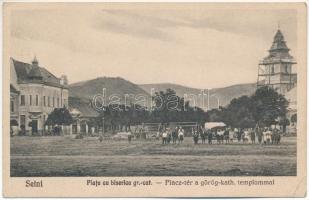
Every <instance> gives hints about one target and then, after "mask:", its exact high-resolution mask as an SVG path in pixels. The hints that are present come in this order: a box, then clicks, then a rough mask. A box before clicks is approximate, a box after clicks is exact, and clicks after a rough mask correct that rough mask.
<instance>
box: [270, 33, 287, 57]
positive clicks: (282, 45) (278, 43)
mask: <svg viewBox="0 0 309 200" xmlns="http://www.w3.org/2000/svg"><path fill="white" fill-rule="evenodd" d="M289 50H290V49H289V48H288V47H287V45H286V42H285V40H284V36H283V34H282V32H281V31H280V29H278V31H277V33H276V35H275V37H274V41H273V44H272V45H271V48H270V50H269V52H270V53H271V52H274V51H277V52H278V51H285V52H288V51H289Z"/></svg>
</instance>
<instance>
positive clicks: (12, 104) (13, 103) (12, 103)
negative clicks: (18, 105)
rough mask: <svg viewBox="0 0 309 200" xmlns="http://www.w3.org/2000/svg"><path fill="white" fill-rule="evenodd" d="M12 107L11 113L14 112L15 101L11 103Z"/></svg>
mask: <svg viewBox="0 0 309 200" xmlns="http://www.w3.org/2000/svg"><path fill="white" fill-rule="evenodd" d="M10 106H11V112H14V101H11V104H10Z"/></svg>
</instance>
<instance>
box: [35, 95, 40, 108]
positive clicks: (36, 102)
mask: <svg viewBox="0 0 309 200" xmlns="http://www.w3.org/2000/svg"><path fill="white" fill-rule="evenodd" d="M35 105H36V106H38V105H39V95H35Z"/></svg>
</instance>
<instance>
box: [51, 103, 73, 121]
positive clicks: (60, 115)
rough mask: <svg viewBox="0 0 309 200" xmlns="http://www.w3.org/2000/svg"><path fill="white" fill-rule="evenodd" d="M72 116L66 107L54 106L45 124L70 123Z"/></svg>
mask: <svg viewBox="0 0 309 200" xmlns="http://www.w3.org/2000/svg"><path fill="white" fill-rule="evenodd" d="M72 123H73V118H72V116H71V114H70V111H69V110H68V109H67V108H65V107H64V108H55V109H54V110H53V111H52V112H51V113H50V114H49V115H48V117H47V120H46V122H45V125H56V124H57V125H70V124H72Z"/></svg>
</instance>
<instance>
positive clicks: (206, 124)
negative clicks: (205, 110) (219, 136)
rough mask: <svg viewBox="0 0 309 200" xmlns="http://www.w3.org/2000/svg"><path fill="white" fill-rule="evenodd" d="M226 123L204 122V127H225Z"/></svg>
mask: <svg viewBox="0 0 309 200" xmlns="http://www.w3.org/2000/svg"><path fill="white" fill-rule="evenodd" d="M225 126H226V124H225V123H223V122H206V123H205V129H212V128H219V127H225Z"/></svg>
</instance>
